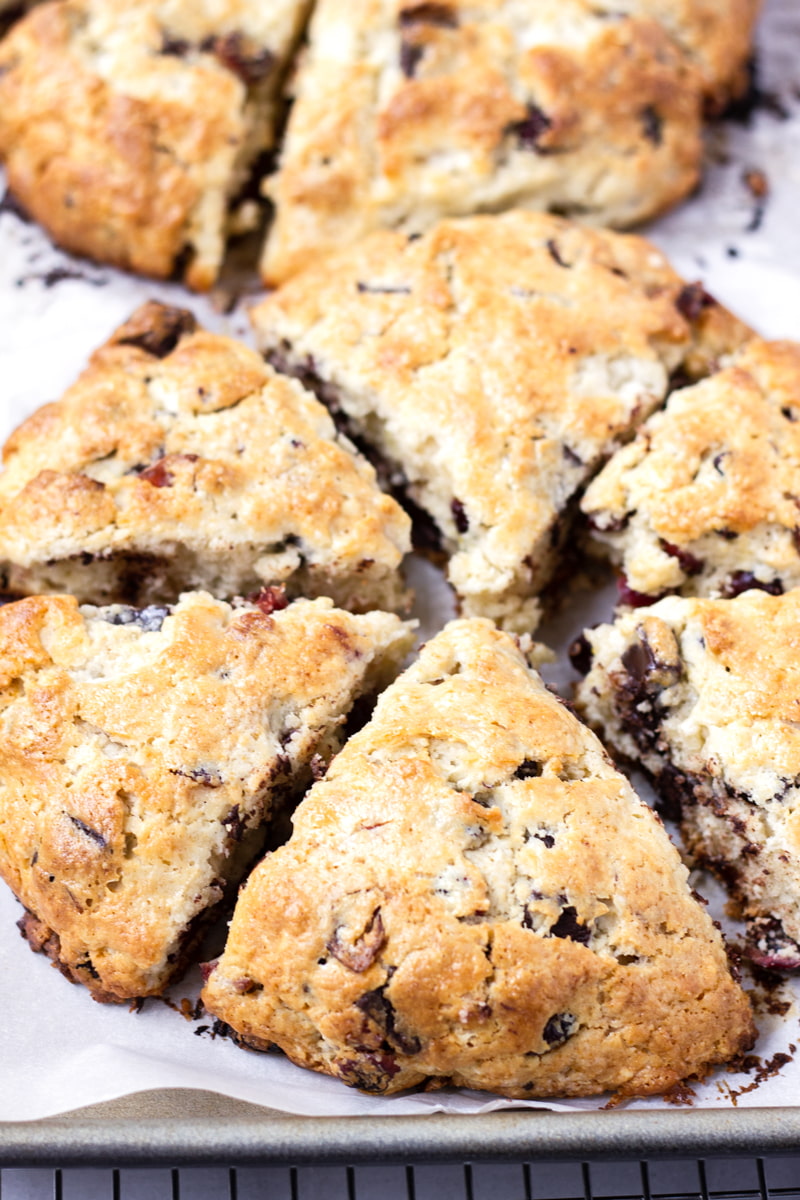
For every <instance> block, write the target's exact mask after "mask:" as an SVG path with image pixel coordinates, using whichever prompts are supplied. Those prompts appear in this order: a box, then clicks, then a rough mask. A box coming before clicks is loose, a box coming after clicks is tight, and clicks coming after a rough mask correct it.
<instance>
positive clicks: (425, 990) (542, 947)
mask: <svg viewBox="0 0 800 1200" xmlns="http://www.w3.org/2000/svg"><path fill="white" fill-rule="evenodd" d="M687 876H688V872H687V870H686V868H685V867H684V866H683V864H682V863H681V861H680V858H679V855H678V853H677V851H676V849H675V848H674V846H672V844H671V843H670V841H669V838H668V837H667V834H666V831H665V830H664V828H663V826H662V825H661V823H660V821H659V820H658V818H657V817H656V816H655V814H653V813H652V812H651V811H650V810H649V809H648V808H647V807H646V805H644V804H643V803H642V802H641V801H640V800H639V799H638V797H637V796H636V795H635V793H634V792H633V790H632V788H631V787H630V785H629V783H628V782H627V780H625V778H624V777H623V776H622V775H621V774H619V772H617V771H616V770H615V768H614V767H613V765H612V764H611V762H610V760H609V759H608V756H607V755H606V753H605V751H604V750H603V748H602V746H601V745H600V743H599V741H598V740H597V739H596V737H595V736H594V735H593V734H592V733H591V732H590V731H589V730H588V729H586V728H585V727H584V726H582V725H581V724H580V722H579V721H578V720H577V719H576V718H575V717H574V716H573V715H572V714H571V713H570V712H569V711H568V710H567V708H566V707H565V706H564V704H563V703H562V702H561V701H560V700H559V699H558V698H557V697H555V696H553V695H552V694H551V693H550V692H549V691H548V690H547V689H546V688H545V687H544V685H543V684H542V682H541V680H540V679H539V678H538V676H537V675H536V674H535V673H534V672H533V671H532V670H531V669H530V667H529V666H528V665H527V663H526V660H525V657H524V654H523V652H522V650H521V648H520V644H519V642H518V641H516V640H515V639H512V638H511V637H510V636H509V635H508V634H505V633H502V632H500V631H498V630H496V629H495V628H494V627H492V625H491V623H490V622H488V621H481V620H459V621H455V622H452V623H451V624H450V625H448V626H447V627H446V628H445V630H444V631H443V632H442V633H440V634H438V635H437V636H436V637H435V638H434V639H433V640H432V641H430V642H429V643H427V645H426V646H425V647H424V648H423V650H422V651H421V654H420V657H419V659H418V661H417V662H416V663H414V664H413V665H412V666H411V667H410V668H409V669H408V670H407V671H406V672H405V673H404V674H403V675H402V676H401V677H400V678H399V679H398V680H397V681H396V682H395V683H394V684H393V685H392V686H391V687H390V688H389V689H388V690H387V691H386V692H384V694H383V695H382V697H381V698H380V700H379V701H378V704H377V706H376V709H375V712H374V713H373V716H372V719H371V721H370V722H369V723H368V724H367V725H366V726H365V727H364V728H363V729H362V730H361V731H360V732H359V733H358V734H356V735H355V736H354V737H353V738H351V739H350V741H349V742H348V743H347V744H346V745H345V747H344V749H343V750H342V751H341V752H340V754H339V755H338V756H337V757H336V758H335V759H334V760H333V762H332V764H331V766H330V768H329V770H328V772H327V775H326V777H325V778H324V779H323V780H321V781H320V782H318V783H316V784H315V785H314V787H313V788H312V789H311V791H310V792H309V793H308V795H307V797H306V799H305V800H304V801H303V802H302V803H301V805H300V807H299V808H298V809H297V811H296V813H295V817H294V833H293V836H292V838H291V840H290V841H289V842H288V843H286V844H285V845H284V846H282V847H281V848H280V849H278V850H277V851H275V852H274V853H272V854H270V855H268V856H267V857H266V858H265V859H264V860H263V861H262V862H261V863H260V864H259V865H258V867H257V868H256V869H255V870H254V872H253V873H252V874H251V875H250V877H249V879H248V881H247V883H246V885H245V887H244V889H243V890H242V891H241V892H240V895H239V899H238V902H237V906H236V909H235V912H234V917H233V921H232V923H231V927H230V931H229V935H228V942H227V945H226V948H225V951H224V953H223V955H222V957H221V958H220V959H219V960H218V961H217V962H215V963H212V964H209V966H208V969H207V974H208V978H207V982H206V986H205V989H204V991H203V1001H204V1004H205V1005H206V1008H207V1009H208V1010H209V1011H210V1012H211V1013H213V1014H214V1015H215V1016H216V1017H218V1018H219V1019H220V1020H222V1021H224V1022H225V1023H226V1024H227V1025H229V1026H230V1027H231V1029H232V1031H233V1034H234V1038H235V1039H236V1040H238V1041H239V1042H240V1044H243V1045H245V1046H248V1047H251V1048H255V1049H262V1050H263V1049H268V1048H269V1047H270V1046H272V1045H275V1046H277V1047H278V1048H280V1049H281V1050H283V1051H284V1053H286V1054H287V1055H288V1057H289V1058H290V1059H291V1060H292V1061H294V1062H295V1063H297V1064H298V1065H300V1066H304V1067H310V1068H312V1069H314V1070H317V1071H321V1072H324V1073H326V1074H329V1075H332V1076H334V1077H336V1078H339V1079H341V1080H343V1081H344V1082H346V1083H348V1084H350V1085H353V1086H356V1087H359V1088H361V1089H362V1090H365V1091H369V1092H374V1093H385V1094H388V1093H393V1092H397V1091H401V1090H404V1089H407V1088H409V1087H418V1086H429V1087H431V1086H432V1087H440V1086H444V1085H446V1084H452V1085H454V1086H462V1087H468V1088H476V1089H481V1090H487V1091H491V1092H495V1093H498V1094H501V1095H505V1096H509V1097H514V1098H533V1097H536V1096H558V1095H563V1096H583V1095H593V1094H597V1093H600V1092H603V1091H612V1092H616V1093H617V1095H618V1096H628V1095H648V1094H654V1093H658V1092H663V1091H666V1090H668V1089H669V1088H671V1087H673V1086H674V1085H676V1084H678V1083H679V1082H680V1081H681V1080H682V1079H684V1078H686V1077H688V1076H698V1075H699V1076H702V1075H705V1074H706V1073H707V1072H708V1071H709V1070H710V1069H711V1067H712V1066H714V1065H715V1064H718V1063H722V1062H726V1061H729V1060H731V1059H732V1058H734V1057H735V1056H736V1055H738V1054H739V1053H740V1052H742V1051H744V1050H746V1049H747V1048H749V1046H750V1045H751V1044H752V1040H753V1036H754V1029H753V1024H752V1017H751V1013H750V1007H749V1004H748V1001H747V998H746V997H745V995H744V993H743V992H742V991H741V990H740V989H739V987H738V985H737V984H736V983H735V982H734V980H733V978H732V975H731V971H730V966H729V963H728V961H727V958H726V953H725V948H724V944H723V940H722V936H721V934H720V933H719V932H718V931H717V930H716V929H715V928H714V926H713V924H712V922H711V920H710V918H709V917H708V915H707V914H706V913H705V911H704V909H703V908H702V906H701V905H700V904H699V903H698V902H697V900H696V899H695V897H694V896H693V894H692V893H691V891H690V889H689V885H688V881H687Z"/></svg>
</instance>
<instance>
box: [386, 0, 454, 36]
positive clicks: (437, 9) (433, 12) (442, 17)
mask: <svg viewBox="0 0 800 1200" xmlns="http://www.w3.org/2000/svg"><path fill="white" fill-rule="evenodd" d="M397 20H398V23H399V25H400V28H401V29H407V28H408V27H409V26H411V25H436V26H437V27H438V28H439V29H456V28H457V27H458V13H457V12H455V11H454V10H453V9H452V8H450V6H449V5H448V4H435V3H425V2H424V0H423V3H421V4H410V5H408V6H407V7H406V8H402V9H401V10H400V15H399V16H398V18H397Z"/></svg>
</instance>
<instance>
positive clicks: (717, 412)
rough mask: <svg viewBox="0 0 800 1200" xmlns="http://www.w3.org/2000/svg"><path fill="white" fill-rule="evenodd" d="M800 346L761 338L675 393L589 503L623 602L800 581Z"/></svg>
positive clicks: (596, 485)
mask: <svg viewBox="0 0 800 1200" xmlns="http://www.w3.org/2000/svg"><path fill="white" fill-rule="evenodd" d="M798 422H800V343H797V342H762V341H753V342H752V343H751V344H750V345H749V346H747V347H746V348H745V349H744V350H743V351H742V352H741V353H740V354H737V355H736V356H735V357H734V359H733V361H732V363H731V365H729V366H728V367H726V369H725V370H722V371H720V372H719V373H718V374H716V375H713V376H712V377H711V378H710V379H707V380H705V381H703V382H702V383H698V384H696V385H695V386H694V387H692V388H688V389H685V390H681V391H679V392H675V393H673V395H671V396H670V398H669V401H668V402H667V405H666V408H665V409H664V411H663V412H659V413H656V414H655V416H652V417H651V418H650V420H649V421H647V422H646V423H645V424H644V425H643V426H642V428H641V429H640V431H639V435H638V437H637V438H636V440H635V441H634V442H632V443H631V445H629V446H625V447H624V448H623V449H621V450H618V451H617V453H616V454H615V455H614V457H613V458H612V459H611V461H610V462H609V463H608V464H607V466H606V467H605V468H604V469H603V470H602V471H601V473H600V475H598V477H597V478H596V479H595V481H594V482H593V483H592V484H591V486H590V487H589V489H588V491H587V492H586V495H585V496H584V499H583V501H582V504H581V508H582V509H583V512H584V513H585V514H586V516H587V518H588V521H589V525H590V528H591V530H592V538H593V542H594V544H595V546H596V547H597V548H598V549H599V550H600V551H601V553H604V554H607V555H608V556H609V557H610V558H611V560H612V561H613V562H614V563H615V564H616V565H618V566H619V567H620V568H621V571H622V577H621V580H620V596H621V599H622V601H623V602H624V603H628V604H634V605H635V604H648V603H652V602H653V601H654V600H657V599H658V598H659V597H660V596H662V595H664V593H666V592H672V591H679V592H681V593H682V594H683V595H689V596H725V597H732V596H736V595H738V594H739V593H740V592H743V591H745V590H746V589H747V588H753V587H754V588H761V589H762V590H763V591H766V592H771V593H772V594H773V595H779V594H780V593H781V592H784V591H788V589H789V588H793V587H797V586H798V585H800V424H798Z"/></svg>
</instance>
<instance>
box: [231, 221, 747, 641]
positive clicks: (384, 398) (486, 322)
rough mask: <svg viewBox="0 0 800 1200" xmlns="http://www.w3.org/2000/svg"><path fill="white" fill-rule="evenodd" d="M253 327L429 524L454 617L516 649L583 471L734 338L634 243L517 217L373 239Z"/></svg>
mask: <svg viewBox="0 0 800 1200" xmlns="http://www.w3.org/2000/svg"><path fill="white" fill-rule="evenodd" d="M252 316H253V322H254V325H255V329H256V337H257V339H258V342H259V345H260V346H261V348H262V349H263V350H264V352H265V353H266V354H267V357H268V358H269V360H270V361H271V362H272V363H273V364H274V365H275V366H276V367H277V368H278V369H279V370H282V371H288V372H290V373H292V374H294V375H296V376H298V377H299V378H300V379H302V380H303V382H304V383H305V384H306V385H307V386H309V387H311V388H313V390H314V391H315V392H316V394H317V395H318V396H319V397H320V399H321V400H323V402H324V403H326V404H327V405H328V406H329V407H330V408H331V409H332V410H333V411H334V413H337V412H338V414H339V417H338V418H337V419H339V420H340V421H343V422H344V428H346V429H347V431H348V432H349V433H350V434H351V435H352V436H353V437H355V438H356V440H358V441H359V444H364V445H366V446H367V447H370V448H371V449H372V450H373V451H374V452H376V453H377V455H378V456H379V458H380V459H382V460H383V464H384V476H385V478H386V479H387V481H388V483H389V484H390V485H391V486H393V487H395V488H398V489H400V490H401V491H402V493H403V494H404V496H405V498H406V499H407V500H410V501H411V502H412V505H413V508H412V511H416V512H419V510H420V509H421V510H423V513H424V515H425V516H426V518H427V522H428V540H429V541H430V537H431V536H433V537H434V538H437V539H439V541H440V545H441V547H442V548H443V549H444V551H445V553H446V554H447V555H448V556H449V559H450V561H449V566H448V576H449V579H450V582H451V584H452V585H453V587H454V589H455V591H456V594H457V596H458V598H459V600H460V603H461V610H462V612H463V613H464V615H466V616H481V617H490V618H492V619H494V620H495V621H497V622H499V623H501V624H502V625H504V626H505V627H507V628H510V629H515V630H523V631H524V630H526V629H530V628H532V627H533V625H534V624H535V622H536V620H537V615H538V611H539V607H538V602H537V601H536V599H535V597H536V595H537V594H538V593H539V592H540V591H541V590H542V588H543V587H544V586H545V585H546V584H547V583H548V581H549V580H550V578H551V576H552V575H553V572H554V569H555V567H556V565H557V563H558V561H559V558H560V556H561V554H562V548H563V546H564V543H565V541H566V539H567V537H568V534H569V530H570V523H571V517H572V512H573V510H574V509H576V508H577V498H578V496H579V495H580V493H581V490H582V489H583V488H584V487H585V485H586V483H587V481H588V480H589V479H590V477H591V476H592V474H593V473H594V471H595V470H596V469H597V468H598V466H599V465H600V464H601V463H602V462H603V461H604V460H605V459H606V458H607V457H608V456H609V455H610V454H611V453H612V451H613V450H614V449H615V448H616V447H617V446H618V445H620V444H621V442H622V441H624V440H626V439H627V438H628V437H629V436H630V435H631V433H632V432H633V431H634V430H635V429H636V427H637V425H638V424H639V423H640V422H641V421H642V420H644V418H645V417H646V416H647V415H648V413H649V412H650V411H652V409H654V408H655V407H656V406H657V405H658V404H660V403H661V401H662V400H663V399H664V397H665V395H666V394H667V391H668V389H669V386H670V375H671V373H672V372H675V371H677V370H682V371H688V373H689V374H690V375H691V376H693V377H696V376H699V375H703V374H707V373H708V372H709V370H711V369H713V366H714V363H715V362H716V359H717V357H718V356H719V355H720V354H721V353H726V352H728V351H730V350H732V349H733V348H734V347H735V346H737V345H739V344H740V343H741V342H742V341H743V340H744V338H745V337H746V336H747V331H746V330H745V328H744V326H742V325H741V324H740V323H739V322H737V321H735V320H734V319H733V318H732V317H731V316H730V314H729V313H727V312H726V311H725V310H724V309H722V308H721V307H720V306H719V305H717V304H715V303H714V302H713V301H712V300H711V298H710V297H708V296H707V294H706V293H705V292H704V291H703V289H702V287H700V286H699V285H698V284H685V283H684V282H683V281H682V280H681V279H680V278H679V277H678V276H677V275H676V274H675V272H674V271H673V270H672V269H671V268H670V266H669V264H668V262H667V261H666V259H665V258H664V256H663V255H662V254H660V253H659V252H658V251H657V250H655V249H654V247H653V246H651V245H650V244H649V243H648V242H645V241H643V240H641V239H639V238H633V237H626V236H624V235H621V234H612V233H602V232H599V231H593V230H588V229H585V228H582V227H580V226H576V225H572V224H570V223H569V222H566V221H563V220H561V219H559V218H557V217H551V216H547V215H544V214H541V213H526V212H513V213H506V214H504V215H502V216H487V217H473V218H468V219H465V220H462V221H444V222H442V223H441V224H439V225H438V226H436V228H435V229H434V230H432V231H431V232H430V233H428V234H425V235H423V236H422V237H419V238H415V237H411V238H408V237H406V236H405V235H404V234H399V233H387V232H380V233H377V234H374V235H373V236H371V237H370V238H367V239H366V240H365V241H364V242H362V243H361V244H360V245H359V246H357V247H355V248H352V249H348V250H346V251H343V252H342V254H340V255H335V256H333V257H331V258H328V259H326V260H325V262H324V263H322V264H320V265H319V266H317V267H316V268H311V269H309V270H308V271H305V272H303V273H302V274H301V275H300V276H298V277H297V278H296V279H294V280H292V281H290V282H289V283H288V284H286V285H284V287H282V288H280V289H279V290H278V291H277V292H276V293H274V294H273V295H271V296H268V297H267V298H266V299H265V300H264V301H263V302H262V303H261V304H260V305H259V306H257V307H256V308H255V309H254V310H253V313H252Z"/></svg>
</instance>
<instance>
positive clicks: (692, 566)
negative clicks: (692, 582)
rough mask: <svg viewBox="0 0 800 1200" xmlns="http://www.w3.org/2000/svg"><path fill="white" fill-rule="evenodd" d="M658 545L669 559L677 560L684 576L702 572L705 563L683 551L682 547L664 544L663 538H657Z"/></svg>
mask: <svg viewBox="0 0 800 1200" xmlns="http://www.w3.org/2000/svg"><path fill="white" fill-rule="evenodd" d="M658 544H659V546H660V547H661V549H662V550H663V551H664V553H665V554H668V555H669V556H670V558H677V560H678V562H679V563H680V564H681V570H682V571H683V573H684V574H685V575H699V574H700V572H701V571H702V570H703V567H704V566H705V563H704V562H703V560H702V558H697V557H696V556H695V555H694V554H692V553H691V552H690V551H689V550H684V549H683V547H682V546H676V545H675V544H674V543H673V542H666V541H665V540H664V538H659V541H658Z"/></svg>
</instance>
